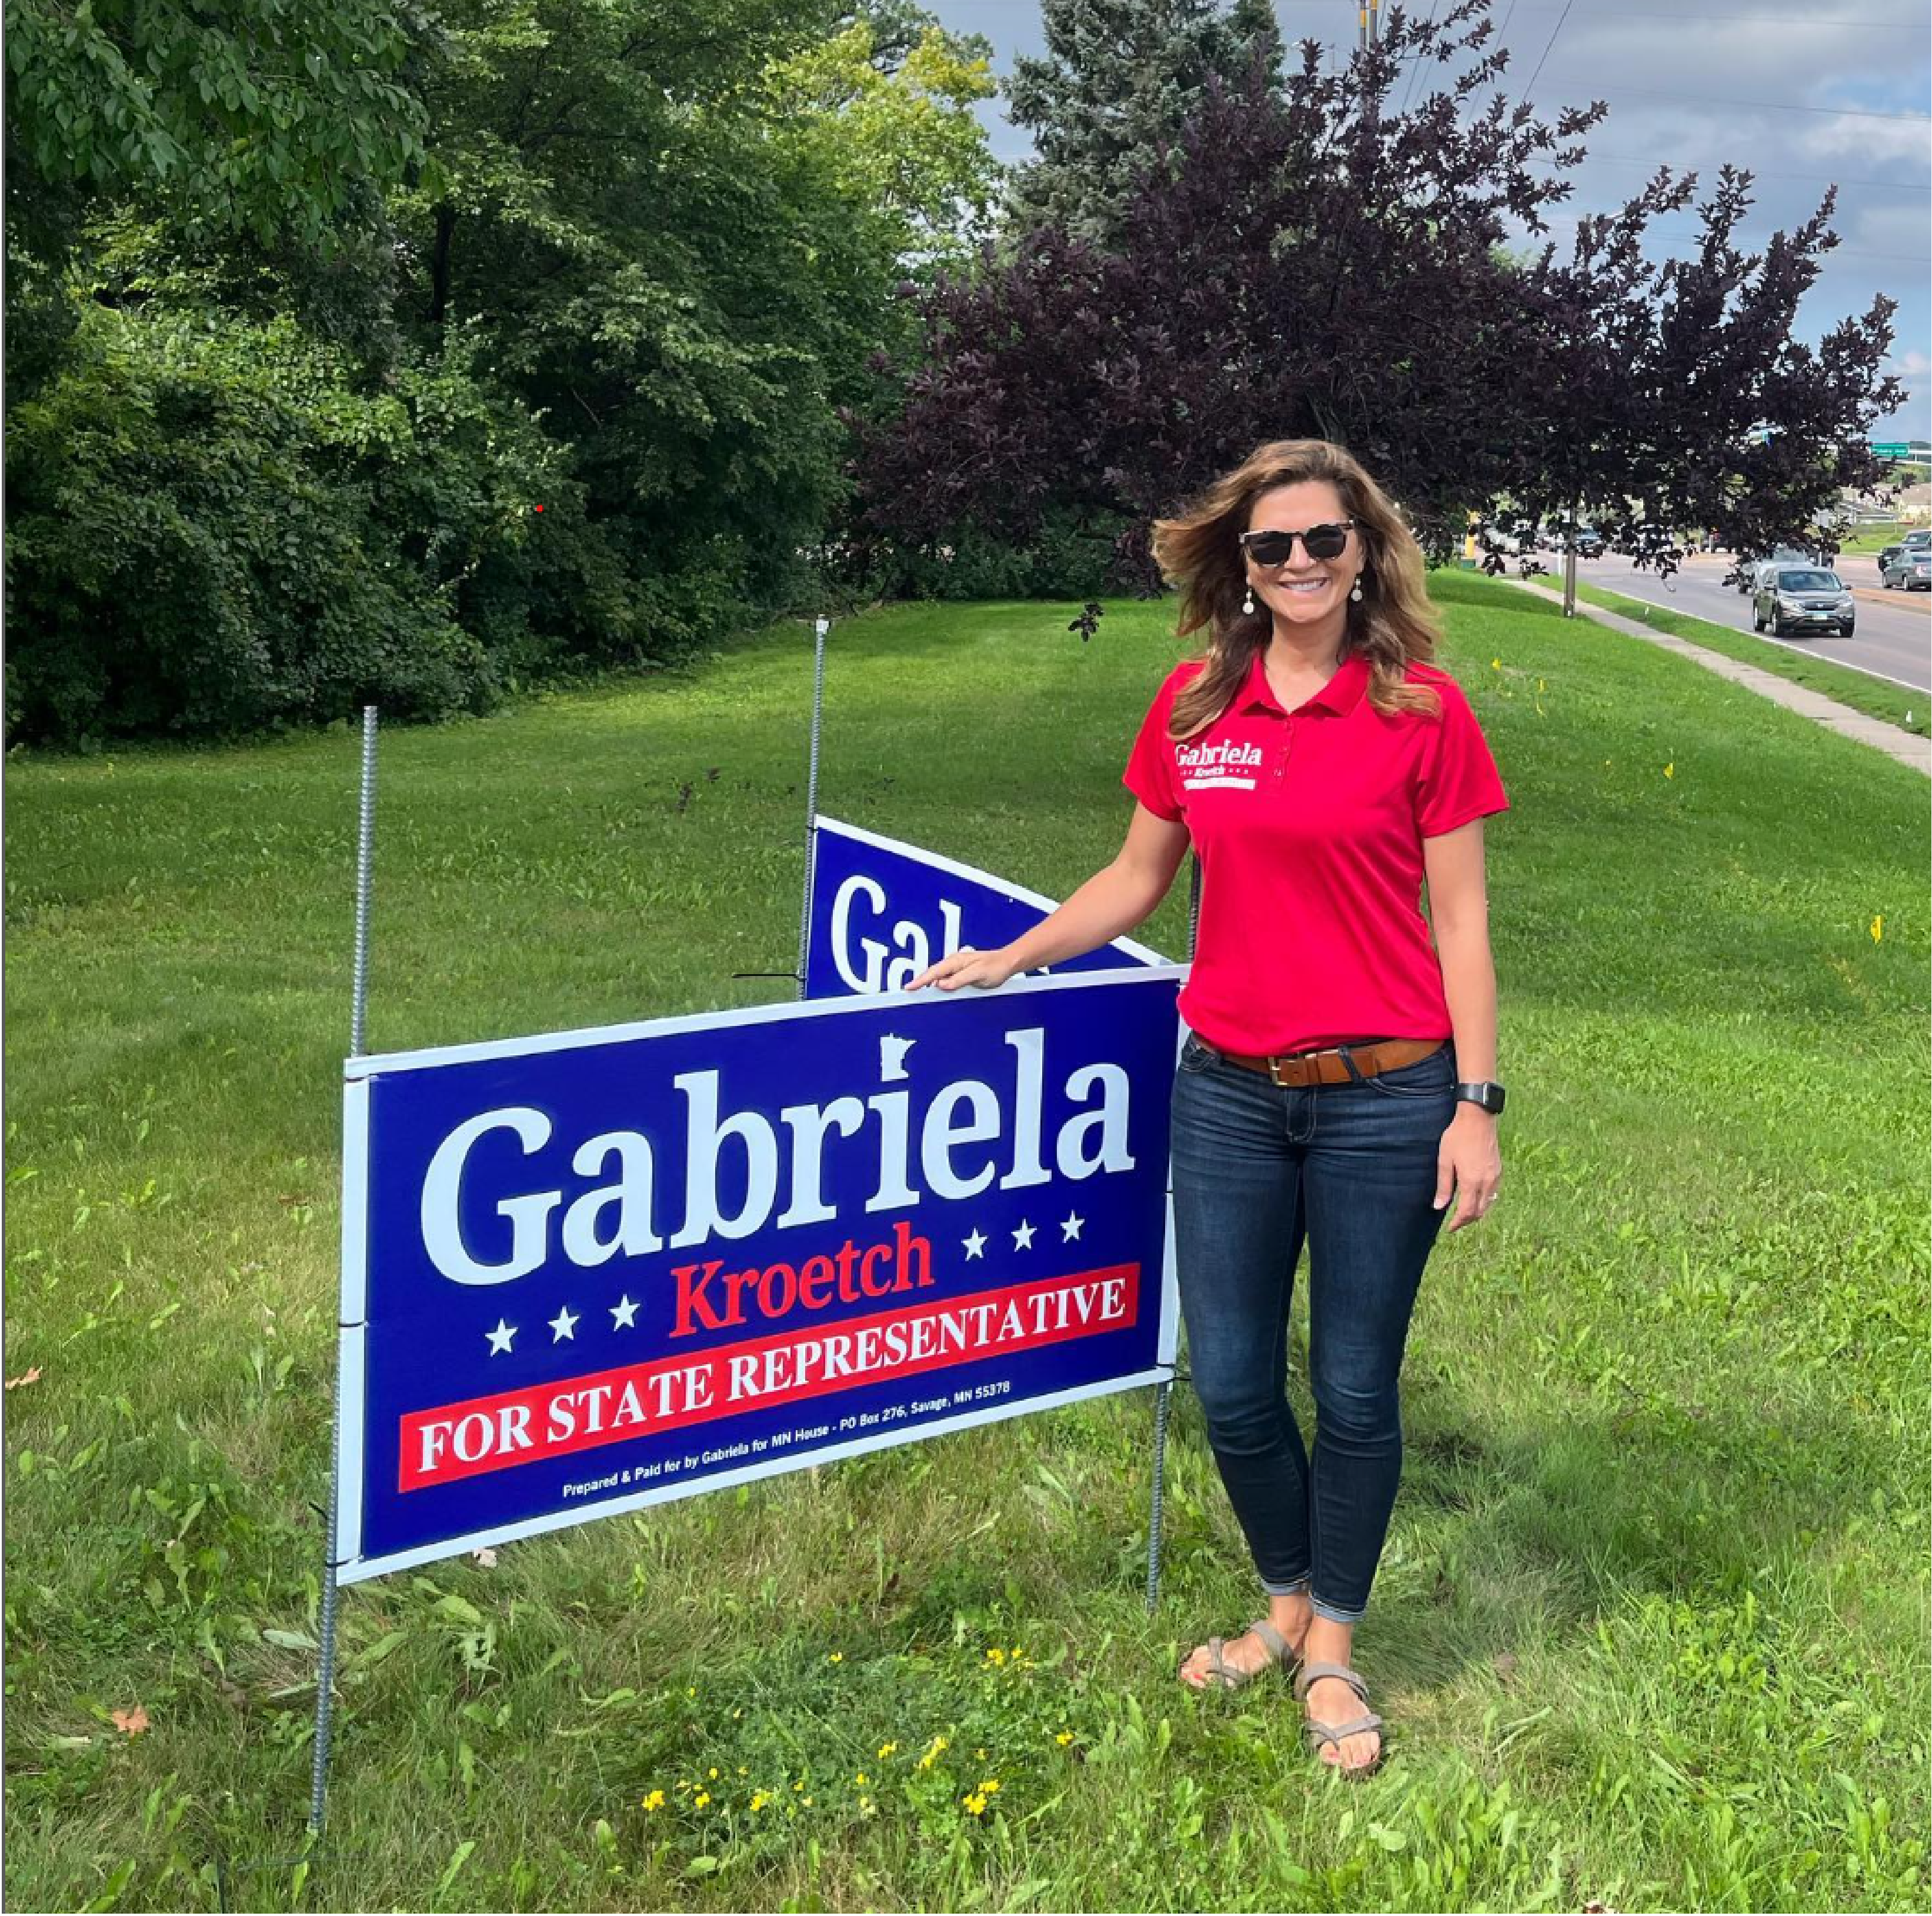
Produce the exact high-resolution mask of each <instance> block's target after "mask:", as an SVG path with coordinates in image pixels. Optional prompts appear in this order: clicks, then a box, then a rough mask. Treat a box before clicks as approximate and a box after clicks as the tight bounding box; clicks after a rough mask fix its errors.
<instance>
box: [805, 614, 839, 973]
mask: <svg viewBox="0 0 1932 1916" xmlns="http://www.w3.org/2000/svg"><path fill="white" fill-rule="evenodd" d="M831 629H832V621H831V620H829V619H820V620H818V621H817V638H816V641H815V644H814V652H813V656H812V665H811V758H810V761H808V764H807V766H806V769H805V902H804V903H803V905H801V906H800V907H799V914H798V995H799V998H800V999H803V998H804V996H805V960H806V959H807V957H808V956H809V955H810V949H811V881H812V876H813V872H814V867H815V866H817V862H818V734H819V730H820V726H821V725H823V722H824V718H825V635H826V633H827V632H829V631H830V630H831Z"/></svg>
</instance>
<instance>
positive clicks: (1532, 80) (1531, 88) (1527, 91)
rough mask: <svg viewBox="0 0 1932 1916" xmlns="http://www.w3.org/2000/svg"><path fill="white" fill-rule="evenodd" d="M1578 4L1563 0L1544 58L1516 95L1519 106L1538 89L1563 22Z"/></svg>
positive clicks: (1572, 0)
mask: <svg viewBox="0 0 1932 1916" xmlns="http://www.w3.org/2000/svg"><path fill="white" fill-rule="evenodd" d="M1576 4H1577V0H1563V11H1562V13H1561V14H1559V15H1558V16H1557V17H1556V25H1555V26H1553V27H1552V28H1551V29H1550V38H1549V41H1548V43H1547V44H1546V45H1545V46H1544V50H1543V59H1541V60H1539V61H1538V62H1537V63H1536V71H1535V73H1533V74H1531V75H1530V77H1529V85H1528V86H1526V87H1525V88H1524V89H1523V91H1522V92H1520V94H1518V95H1517V104H1518V105H1519V106H1520V105H1521V104H1523V101H1526V100H1527V99H1528V98H1529V96H1530V95H1532V93H1534V92H1535V91H1536V83H1537V81H1538V79H1540V78H1541V76H1542V73H1543V68H1544V61H1547V59H1549V58H1550V48H1551V47H1554V46H1555V45H1556V36H1557V35H1559V33H1561V32H1562V31H1563V23H1564V22H1565V20H1568V18H1569V17H1570V9H1571V8H1572V7H1574V5H1576Z"/></svg>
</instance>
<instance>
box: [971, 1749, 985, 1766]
mask: <svg viewBox="0 0 1932 1916" xmlns="http://www.w3.org/2000/svg"><path fill="white" fill-rule="evenodd" d="M973 1754H974V1755H975V1756H977V1758H979V1759H980V1761H981V1762H982V1763H983V1762H985V1761H986V1752H985V1751H984V1750H983V1749H976V1750H975V1751H974V1752H973Z"/></svg>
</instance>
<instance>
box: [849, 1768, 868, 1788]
mask: <svg viewBox="0 0 1932 1916" xmlns="http://www.w3.org/2000/svg"><path fill="white" fill-rule="evenodd" d="M852 1780H853V1782H855V1783H858V1784H861V1785H862V1784H864V1782H865V1781H866V1776H865V1771H864V1770H860V1771H859V1773H858V1774H857V1775H856V1776H854V1777H853V1779H852Z"/></svg>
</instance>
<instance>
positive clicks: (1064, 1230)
mask: <svg viewBox="0 0 1932 1916" xmlns="http://www.w3.org/2000/svg"><path fill="white" fill-rule="evenodd" d="M1086 1221H1087V1220H1086V1219H1085V1218H1082V1217H1080V1216H1079V1215H1076V1213H1074V1212H1069V1213H1068V1214H1067V1219H1066V1221H1065V1222H1064V1224H1061V1227H1060V1241H1061V1243H1062V1244H1064V1243H1066V1242H1067V1240H1068V1239H1070V1238H1076V1237H1078V1236H1079V1235H1080V1227H1081V1226H1082V1224H1085V1223H1086Z"/></svg>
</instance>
